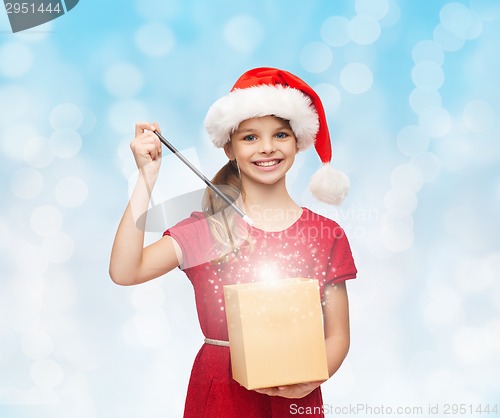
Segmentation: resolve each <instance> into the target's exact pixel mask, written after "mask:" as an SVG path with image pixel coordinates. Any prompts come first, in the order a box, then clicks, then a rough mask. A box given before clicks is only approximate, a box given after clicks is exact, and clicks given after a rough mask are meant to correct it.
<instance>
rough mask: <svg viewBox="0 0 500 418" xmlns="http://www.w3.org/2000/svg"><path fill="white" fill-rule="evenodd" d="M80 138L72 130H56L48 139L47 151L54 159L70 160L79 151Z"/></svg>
mask: <svg viewBox="0 0 500 418" xmlns="http://www.w3.org/2000/svg"><path fill="white" fill-rule="evenodd" d="M81 146H82V138H81V136H80V134H79V133H78V132H77V131H74V130H72V129H58V130H56V131H54V132H53V133H52V135H51V136H50V138H49V149H50V151H51V152H52V154H54V155H55V156H56V157H59V158H71V157H74V156H75V155H76V154H78V152H79V151H80V148H81Z"/></svg>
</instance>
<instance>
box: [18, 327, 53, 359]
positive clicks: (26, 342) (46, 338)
mask: <svg viewBox="0 0 500 418" xmlns="http://www.w3.org/2000/svg"><path fill="white" fill-rule="evenodd" d="M21 348H22V350H23V353H24V355H25V356H26V357H28V358H30V359H33V360H40V359H44V358H47V357H49V356H50V355H51V353H52V351H53V348H54V344H53V342H52V339H51V338H50V335H49V334H47V333H46V332H45V331H42V330H39V329H38V330H32V331H30V332H28V333H26V334H24V335H23V338H22V342H21Z"/></svg>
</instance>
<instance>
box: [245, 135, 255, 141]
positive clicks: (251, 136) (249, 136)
mask: <svg viewBox="0 0 500 418" xmlns="http://www.w3.org/2000/svg"><path fill="white" fill-rule="evenodd" d="M256 139H257V137H256V136H255V135H246V136H244V137H243V141H255V140H256Z"/></svg>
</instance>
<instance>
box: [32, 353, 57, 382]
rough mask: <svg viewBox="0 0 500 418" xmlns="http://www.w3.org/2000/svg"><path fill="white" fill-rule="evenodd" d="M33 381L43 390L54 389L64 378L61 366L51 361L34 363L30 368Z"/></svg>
mask: <svg viewBox="0 0 500 418" xmlns="http://www.w3.org/2000/svg"><path fill="white" fill-rule="evenodd" d="M30 374H31V380H33V383H35V384H36V385H37V386H40V387H42V388H54V387H56V386H57V385H59V384H60V383H61V382H62V380H63V378H64V370H63V368H62V367H61V365H60V364H59V363H57V362H55V361H54V360H51V359H41V360H37V361H34V362H33V364H32V365H31V368H30Z"/></svg>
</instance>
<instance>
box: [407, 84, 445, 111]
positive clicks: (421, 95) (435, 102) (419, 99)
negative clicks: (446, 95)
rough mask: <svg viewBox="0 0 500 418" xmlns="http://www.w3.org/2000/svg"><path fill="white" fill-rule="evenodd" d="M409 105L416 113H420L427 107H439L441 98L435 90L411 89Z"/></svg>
mask: <svg viewBox="0 0 500 418" xmlns="http://www.w3.org/2000/svg"><path fill="white" fill-rule="evenodd" d="M409 102H410V107H411V108H412V110H413V111H414V112H415V113H416V114H417V115H419V114H421V113H422V112H423V111H424V110H425V109H427V108H429V107H430V108H440V107H441V104H442V98H441V95H440V94H439V92H438V91H436V90H422V89H419V88H416V89H413V90H412V92H411V93H410V98H409Z"/></svg>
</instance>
